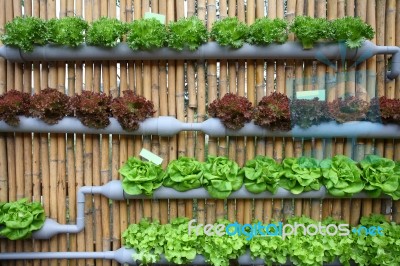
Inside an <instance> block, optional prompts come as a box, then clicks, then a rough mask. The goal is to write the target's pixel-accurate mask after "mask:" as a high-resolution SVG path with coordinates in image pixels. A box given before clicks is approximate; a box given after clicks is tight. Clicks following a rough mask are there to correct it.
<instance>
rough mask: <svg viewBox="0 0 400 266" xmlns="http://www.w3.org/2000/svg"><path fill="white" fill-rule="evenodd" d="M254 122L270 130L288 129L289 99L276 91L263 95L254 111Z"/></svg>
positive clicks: (290, 126)
mask: <svg viewBox="0 0 400 266" xmlns="http://www.w3.org/2000/svg"><path fill="white" fill-rule="evenodd" d="M254 123H255V124H256V125H259V126H262V127H265V128H268V129H270V130H283V131H288V130H290V129H291V128H292V125H291V122H290V99H289V98H288V97H287V96H286V95H285V94H282V93H278V92H273V93H272V94H271V95H269V96H264V97H263V98H262V99H261V101H260V102H259V103H258V105H257V107H256V109H255V111H254Z"/></svg>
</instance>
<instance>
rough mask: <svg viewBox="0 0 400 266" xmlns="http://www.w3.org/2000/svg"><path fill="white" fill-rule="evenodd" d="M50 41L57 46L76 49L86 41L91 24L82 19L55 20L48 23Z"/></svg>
mask: <svg viewBox="0 0 400 266" xmlns="http://www.w3.org/2000/svg"><path fill="white" fill-rule="evenodd" d="M46 25H47V31H48V36H49V37H48V40H49V41H50V42H52V43H54V44H57V45H65V46H71V47H76V46H78V45H80V44H82V43H83V42H84V41H85V33H86V30H87V29H88V27H89V24H88V23H87V22H86V21H85V20H83V18H80V17H63V18H60V19H57V18H53V19H50V20H49V21H47V23H46Z"/></svg>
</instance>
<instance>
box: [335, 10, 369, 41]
mask: <svg viewBox="0 0 400 266" xmlns="http://www.w3.org/2000/svg"><path fill="white" fill-rule="evenodd" d="M332 30H333V39H334V40H337V41H344V42H345V43H346V46H347V47H349V48H359V47H361V45H362V43H363V41H364V40H371V39H373V38H374V36H375V31H374V29H373V28H372V27H371V26H370V25H368V24H367V23H365V22H364V21H362V19H361V18H360V17H344V18H337V19H335V20H334V21H332Z"/></svg>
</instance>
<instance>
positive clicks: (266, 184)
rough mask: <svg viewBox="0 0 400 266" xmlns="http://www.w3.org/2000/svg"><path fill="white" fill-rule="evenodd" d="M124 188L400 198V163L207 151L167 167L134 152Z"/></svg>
mask: <svg viewBox="0 0 400 266" xmlns="http://www.w3.org/2000/svg"><path fill="white" fill-rule="evenodd" d="M119 173H120V174H121V176H122V186H123V189H124V191H125V192H126V193H127V194H130V195H141V194H144V195H147V196H152V195H153V193H154V191H155V190H156V189H157V188H159V187H161V186H165V187H170V188H173V189H175V190H177V191H180V192H184V191H188V190H191V189H196V188H200V187H204V188H205V189H206V190H207V191H208V193H209V194H210V196H211V197H213V198H217V199H225V198H227V197H228V196H229V195H230V194H231V193H232V192H234V191H237V190H239V189H240V188H241V187H242V186H243V185H244V186H245V188H246V189H247V190H248V191H249V192H251V193H255V194H257V193H261V192H264V191H269V192H271V193H273V194H275V193H276V192H277V190H278V188H280V187H281V188H284V189H286V190H288V191H290V192H291V193H293V194H300V193H302V192H308V191H313V190H320V189H321V187H322V186H325V187H326V189H327V190H328V192H329V193H330V194H331V195H333V196H337V197H351V196H352V195H353V194H355V193H359V192H361V191H365V192H367V193H368V194H369V195H370V196H371V197H379V196H381V195H382V194H385V195H389V196H391V197H392V198H393V199H394V200H398V199H399V198H400V186H399V180H400V164H399V163H398V162H394V161H393V160H390V159H387V158H383V157H380V156H377V155H367V156H366V157H365V158H364V159H363V160H361V161H360V162H358V163H357V162H355V161H353V160H352V159H350V158H348V157H346V156H344V155H336V156H334V157H333V158H327V159H324V160H322V161H319V160H317V159H315V158H310V157H299V158H285V159H284V160H283V161H282V162H281V163H278V162H276V161H275V160H274V159H272V158H269V157H266V156H257V157H256V158H254V159H252V160H248V161H247V162H246V164H245V166H244V167H242V168H241V167H239V165H238V164H237V163H236V162H235V161H233V160H230V159H228V158H226V157H221V156H220V157H217V156H208V158H207V161H206V162H199V161H197V160H196V159H194V158H188V157H180V158H179V159H176V160H173V161H171V162H170V163H169V164H168V166H167V168H166V170H165V171H164V170H163V169H162V168H161V166H159V165H156V164H154V163H152V162H148V161H141V160H139V159H138V158H136V157H130V158H129V159H128V160H127V162H126V163H125V164H124V165H123V166H122V167H121V168H120V169H119Z"/></svg>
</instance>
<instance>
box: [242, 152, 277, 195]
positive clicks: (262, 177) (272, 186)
mask: <svg viewBox="0 0 400 266" xmlns="http://www.w3.org/2000/svg"><path fill="white" fill-rule="evenodd" d="M241 171H242V172H244V185H245V187H246V189H247V190H248V191H250V192H252V193H261V192H263V191H269V192H272V193H274V194H275V193H276V191H277V190H278V187H279V180H280V178H281V176H282V174H283V172H282V167H281V165H280V164H278V163H277V162H276V161H275V160H274V159H272V158H269V157H265V156H256V157H255V158H254V159H253V160H248V161H247V162H246V165H245V166H244V167H243V168H242V170H241Z"/></svg>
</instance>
